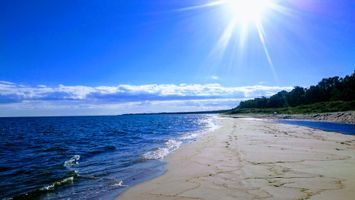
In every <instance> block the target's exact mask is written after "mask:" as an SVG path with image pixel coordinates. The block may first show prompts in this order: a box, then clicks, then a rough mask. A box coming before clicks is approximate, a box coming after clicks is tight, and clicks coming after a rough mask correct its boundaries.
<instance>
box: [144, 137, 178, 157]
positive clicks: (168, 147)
mask: <svg viewBox="0 0 355 200" xmlns="http://www.w3.org/2000/svg"><path fill="white" fill-rule="evenodd" d="M181 144H182V142H181V141H176V140H171V139H170V140H168V141H167V142H165V147H159V148H157V149H156V150H154V151H149V152H147V153H145V154H143V158H144V159H146V160H157V159H163V158H164V157H165V156H167V155H168V154H169V153H171V152H173V151H175V150H176V149H178V148H179V147H180V145H181Z"/></svg>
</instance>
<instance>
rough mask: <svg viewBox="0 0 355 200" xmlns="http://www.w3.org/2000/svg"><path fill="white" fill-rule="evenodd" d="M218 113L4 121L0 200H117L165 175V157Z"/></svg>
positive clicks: (213, 122) (0, 125)
mask: <svg viewBox="0 0 355 200" xmlns="http://www.w3.org/2000/svg"><path fill="white" fill-rule="evenodd" d="M216 118H217V116H216V115H209V114H159V115H158V114H157V115H120V116H94V117H22V118H20V117H18V118H0V199H114V198H115V197H117V196H118V195H119V194H120V193H122V192H123V191H124V190H126V189H127V188H129V187H131V186H133V185H135V184H138V183H141V182H143V181H145V180H148V179H151V178H154V177H156V176H159V175H161V174H163V173H164V171H165V162H164V160H163V158H164V157H166V156H167V155H169V154H170V153H172V152H174V151H175V150H177V149H178V148H179V147H180V146H181V145H184V144H186V143H189V142H191V141H194V140H196V139H197V138H198V137H201V136H202V135H203V134H204V133H206V132H207V131H209V130H213V129H216V128H217V127H218V120H217V119H216Z"/></svg>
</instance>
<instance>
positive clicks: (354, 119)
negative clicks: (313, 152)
mask: <svg viewBox="0 0 355 200" xmlns="http://www.w3.org/2000/svg"><path fill="white" fill-rule="evenodd" d="M229 116H231V117H240V118H245V117H251V118H260V119H295V120H310V121H323V122H334V123H345V124H355V111H346V112H329V113H314V114H262V113H248V114H231V115H229Z"/></svg>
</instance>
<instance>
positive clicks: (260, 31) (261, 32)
mask: <svg viewBox="0 0 355 200" xmlns="http://www.w3.org/2000/svg"><path fill="white" fill-rule="evenodd" d="M256 27H257V31H258V35H259V39H260V42H261V45H262V46H263V49H264V53H265V56H266V59H267V61H268V63H269V67H270V69H271V72H272V74H273V76H274V78H275V80H276V81H278V77H277V74H276V70H275V67H274V63H273V62H272V59H271V56H270V53H269V50H268V48H267V46H266V42H265V37H264V28H263V26H262V24H261V23H256Z"/></svg>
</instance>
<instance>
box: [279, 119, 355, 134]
mask: <svg viewBox="0 0 355 200" xmlns="http://www.w3.org/2000/svg"><path fill="white" fill-rule="evenodd" d="M280 122H282V123H286V124H293V125H298V126H306V127H310V128H315V129H320V130H323V131H331V132H338V133H342V134H346V135H355V125H354V124H342V123H334V122H322V121H306V120H288V119H287V120H280Z"/></svg>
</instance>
